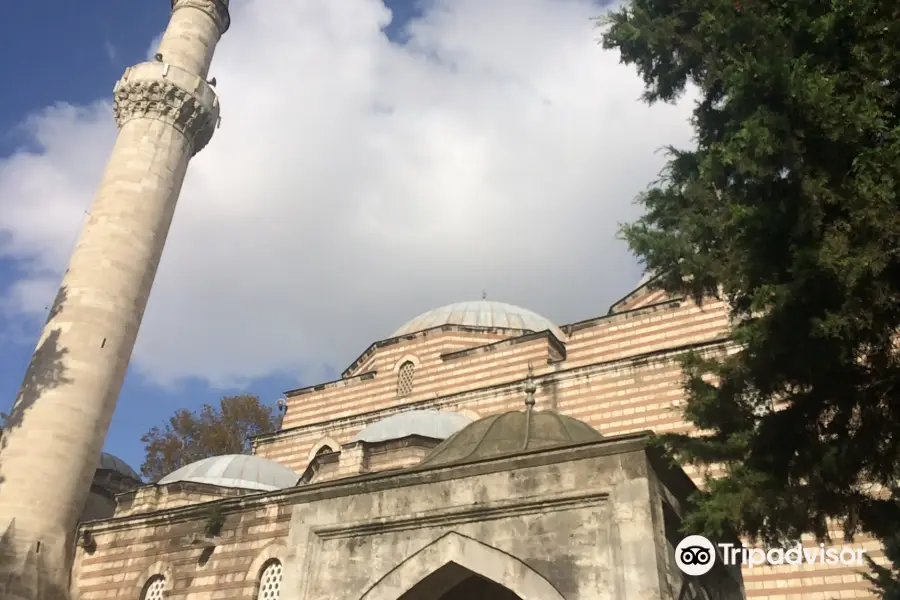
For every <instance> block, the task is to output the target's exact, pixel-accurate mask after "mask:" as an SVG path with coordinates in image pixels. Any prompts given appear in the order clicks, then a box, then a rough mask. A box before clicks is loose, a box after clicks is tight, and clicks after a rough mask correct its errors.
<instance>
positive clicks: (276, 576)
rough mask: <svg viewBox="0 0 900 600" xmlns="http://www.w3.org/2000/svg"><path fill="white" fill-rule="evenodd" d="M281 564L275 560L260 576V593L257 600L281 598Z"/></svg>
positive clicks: (277, 599) (276, 599)
mask: <svg viewBox="0 0 900 600" xmlns="http://www.w3.org/2000/svg"><path fill="white" fill-rule="evenodd" d="M281 572H282V567H281V563H280V562H279V561H277V560H273V561H272V562H270V563H269V564H267V565H266V567H265V568H264V569H263V570H262V573H261V574H260V576H259V593H258V594H257V595H256V600H279V598H281Z"/></svg>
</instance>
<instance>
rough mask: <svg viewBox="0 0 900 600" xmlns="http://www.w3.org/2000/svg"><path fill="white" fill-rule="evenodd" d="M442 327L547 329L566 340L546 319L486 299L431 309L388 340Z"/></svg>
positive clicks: (516, 307)
mask: <svg viewBox="0 0 900 600" xmlns="http://www.w3.org/2000/svg"><path fill="white" fill-rule="evenodd" d="M441 325H463V326H466V327H498V328H504V329H521V330H524V331H546V330H548V329H549V330H550V331H551V332H553V335H555V336H556V337H557V339H560V340H564V339H566V338H565V335H564V334H563V332H562V330H560V328H559V327H557V326H556V325H554V324H553V323H552V322H551V321H550V320H549V319H545V318H544V317H542V316H541V315H539V314H537V313H533V312H531V311H530V310H527V309H524V308H520V307H518V306H513V305H512V304H504V303H503V302H492V301H488V300H476V301H474V302H458V303H456V304H448V305H447V306H442V307H441V308H436V309H434V310H430V311H428V312H426V313H423V314H421V315H419V316H418V317H416V318H415V319H413V320H411V321H408V322H407V323H406V324H405V325H404V326H403V327H401V328H400V329H398V330H397V331H395V332H394V334H393V335H392V336H391V337H397V336H401V335H406V334H409V333H416V332H418V331H424V330H425V329H431V328H432V327H440V326H441Z"/></svg>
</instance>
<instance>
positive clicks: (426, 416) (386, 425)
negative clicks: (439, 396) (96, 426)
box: [351, 410, 472, 443]
mask: <svg viewBox="0 0 900 600" xmlns="http://www.w3.org/2000/svg"><path fill="white" fill-rule="evenodd" d="M470 423H472V419H470V418H468V417H464V416H463V415H461V414H459V413H454V412H443V411H439V410H410V411H406V412H402V413H398V414H396V415H391V416H389V417H386V418H384V419H381V420H380V421H375V422H374V423H372V424H371V425H368V426H367V427H366V428H365V429H363V430H362V431H360V432H359V433H357V434H356V435H355V436H354V437H353V439H352V440H351V441H353V442H370V443H372V442H384V441H387V440H399V439H400V438H405V437H407V436H410V435H421V436H423V437H429V438H434V439H436V440H445V439H447V438H448V437H450V436H451V435H453V434H454V433H456V432H457V431H459V430H460V429H462V428H464V427H466V426H467V425H469V424H470Z"/></svg>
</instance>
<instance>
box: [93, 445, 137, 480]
mask: <svg viewBox="0 0 900 600" xmlns="http://www.w3.org/2000/svg"><path fill="white" fill-rule="evenodd" d="M97 470H98V471H112V472H113V473H118V474H119V475H121V476H122V477H128V478H129V479H134V480H135V481H142V480H141V476H140V475H138V474H137V472H136V471H135V470H134V469H132V468H131V467H129V466H128V463H126V462H125V461H124V460H122V459H121V458H119V457H118V456H113V455H112V454H108V453H106V452H103V453H102V454H100V464H99V465H98V466H97Z"/></svg>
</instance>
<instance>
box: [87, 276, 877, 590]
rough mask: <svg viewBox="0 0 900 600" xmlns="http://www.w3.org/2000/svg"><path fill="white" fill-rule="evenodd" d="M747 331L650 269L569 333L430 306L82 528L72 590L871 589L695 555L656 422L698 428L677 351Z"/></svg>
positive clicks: (531, 316) (472, 305)
mask: <svg viewBox="0 0 900 600" xmlns="http://www.w3.org/2000/svg"><path fill="white" fill-rule="evenodd" d="M727 331H728V322H727V316H726V311H725V307H724V306H723V305H722V304H720V303H718V302H715V301H710V302H708V303H704V304H703V305H702V306H697V305H696V304H694V303H693V302H691V301H690V300H687V299H684V298H670V297H668V296H666V295H665V294H664V293H663V292H660V291H653V290H652V289H651V287H650V286H649V285H648V283H647V281H644V282H642V283H641V285H640V286H639V287H638V288H637V289H636V290H635V291H633V292H632V293H630V294H629V295H627V296H626V297H625V298H623V299H621V300H619V301H618V302H616V303H615V304H613V306H612V307H611V308H610V310H609V311H608V313H607V314H605V315H604V316H600V317H596V318H593V319H588V320H586V321H581V322H578V323H573V324H569V325H562V326H558V325H556V324H554V323H552V322H551V321H549V320H547V319H545V318H544V317H542V316H540V315H537V314H535V313H534V312H531V311H529V310H526V309H523V308H519V307H516V306H512V305H509V304H503V303H499V302H493V301H488V300H481V301H475V302H467V303H460V304H453V305H449V306H446V307H443V308H439V309H437V310H433V311H430V312H427V313H425V314H423V315H421V316H419V317H416V318H415V319H413V320H411V321H409V322H408V323H406V324H404V325H403V326H401V327H400V328H399V329H397V330H396V331H394V332H393V333H392V334H391V335H390V337H388V338H387V339H384V340H380V341H377V342H375V343H373V344H371V345H370V346H369V347H368V348H366V349H365V351H364V352H363V353H362V354H361V355H360V356H359V357H358V358H357V359H356V360H355V361H353V363H352V364H350V365H349V366H348V367H347V369H346V370H345V371H344V372H343V373H342V375H341V378H340V379H338V380H336V381H331V382H325V383H320V384H317V385H314V386H310V387H307V388H303V389H297V390H292V391H289V392H287V393H286V400H287V410H286V413H285V417H284V420H283V425H282V427H281V429H280V430H279V431H277V432H274V433H271V434H266V435H263V436H260V437H258V438H256V439H255V440H254V443H253V449H254V452H253V455H252V456H221V457H214V458H208V459H204V460H201V461H199V462H196V463H194V464H191V465H188V466H185V467H183V468H181V469H178V470H177V471H175V472H173V473H171V474H169V475H167V476H166V477H163V478H162V479H161V480H160V481H158V482H156V483H154V484H150V485H139V484H137V482H133V483H134V487H133V488H131V489H128V490H127V491H121V487H119V488H117V490H116V491H118V493H117V494H116V495H115V508H114V512H112V513H111V514H109V515H108V516H107V517H106V518H102V519H99V520H92V521H86V522H83V523H82V524H81V526H80V528H79V532H78V536H77V539H78V548H77V552H76V556H75V563H74V568H73V572H72V590H73V598H78V599H79V600H94V599H97V600H99V599H101V598H129V599H131V598H134V599H140V600H159V599H160V598H164V597H165V598H179V599H181V598H184V599H185V600H201V599H209V600H212V599H218V598H223V599H224V598H255V599H258V600H279V599H283V600H301V599H302V600H306V599H309V600H318V599H320V598H346V599H348V600H350V599H353V600H357V599H364V600H375V599H384V600H397V599H398V598H402V599H403V600H413V599H419V598H421V599H423V600H426V599H434V600H438V599H442V600H455V599H460V600H462V599H466V598H471V599H473V600H474V599H480V598H502V599H513V598H521V599H523V600H531V599H534V600H537V599H558V600H562V599H564V598H565V599H566V600H579V599H589V598H590V599H594V598H598V599H599V598H609V599H632V598H634V599H638V598H640V599H645V598H670V599H672V600H676V599H677V600H687V599H691V598H704V599H705V598H710V599H712V598H722V599H726V598H727V599H732V598H734V599H737V598H742V597H744V595H746V597H748V598H776V597H778V598H803V599H812V598H830V597H834V598H837V597H841V598H845V597H854V596H850V595H849V594H858V595H857V596H855V597H865V596H867V595H870V594H869V592H868V590H867V589H866V585H867V584H866V582H864V581H863V580H862V579H861V578H860V577H859V576H858V575H857V574H855V573H852V572H850V571H848V570H846V569H844V570H842V569H841V568H839V567H834V566H830V567H823V568H827V569H828V570H827V571H821V570H819V571H810V572H797V571H796V568H794V567H792V568H793V569H795V571H794V572H790V573H787V572H783V571H780V570H779V569H782V568H780V567H779V568H766V569H762V568H759V567H757V568H754V569H751V570H748V571H745V572H744V573H743V576H742V574H741V573H740V572H739V571H737V572H735V571H732V570H726V568H725V567H721V566H720V568H718V569H714V570H713V571H711V572H710V573H708V574H706V575H703V576H701V577H697V578H687V577H682V575H681V573H680V571H679V569H678V568H677V567H676V566H675V563H674V546H675V544H677V542H678V541H679V540H680V539H681V538H682V537H683V535H684V534H683V533H680V532H679V523H680V515H681V513H682V503H683V502H684V500H685V498H686V497H687V495H688V494H690V492H691V491H692V490H693V489H694V482H692V480H691V477H690V476H693V477H694V478H695V479H698V478H697V475H698V474H697V473H694V472H690V473H689V474H686V472H685V471H683V470H681V469H677V468H672V467H671V466H668V465H667V464H666V463H665V462H663V461H661V460H660V457H659V455H658V454H657V453H656V452H655V450H654V449H653V448H652V447H648V446H647V444H646V440H647V438H646V432H647V431H650V430H652V431H658V432H661V431H686V430H689V428H690V425H688V424H686V423H685V422H684V421H683V420H682V417H681V412H680V406H681V399H682V397H683V392H682V390H681V387H680V373H679V370H678V366H677V364H676V363H675V361H674V359H675V357H676V356H678V354H680V353H682V352H684V351H685V350H688V349H693V350H698V351H702V352H708V353H717V352H725V351H727V348H728V347H729V342H728V340H727V337H726V336H727ZM110 466H111V467H112V470H114V471H116V472H118V473H119V474H120V475H121V476H122V477H121V478H120V480H128V478H131V479H132V481H133V479H134V477H135V474H134V472H133V471H132V470H131V469H130V468H128V467H127V466H126V465H123V464H121V463H119V464H111V465H110ZM102 471H103V470H102V469H101V471H98V473H101V472H102ZM689 475H690V476H689ZM698 481H699V479H698ZM95 487H97V486H95ZM98 494H102V492H99V491H98ZM108 495H109V494H106V495H105V496H103V497H108ZM93 497H94V494H92V498H93Z"/></svg>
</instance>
